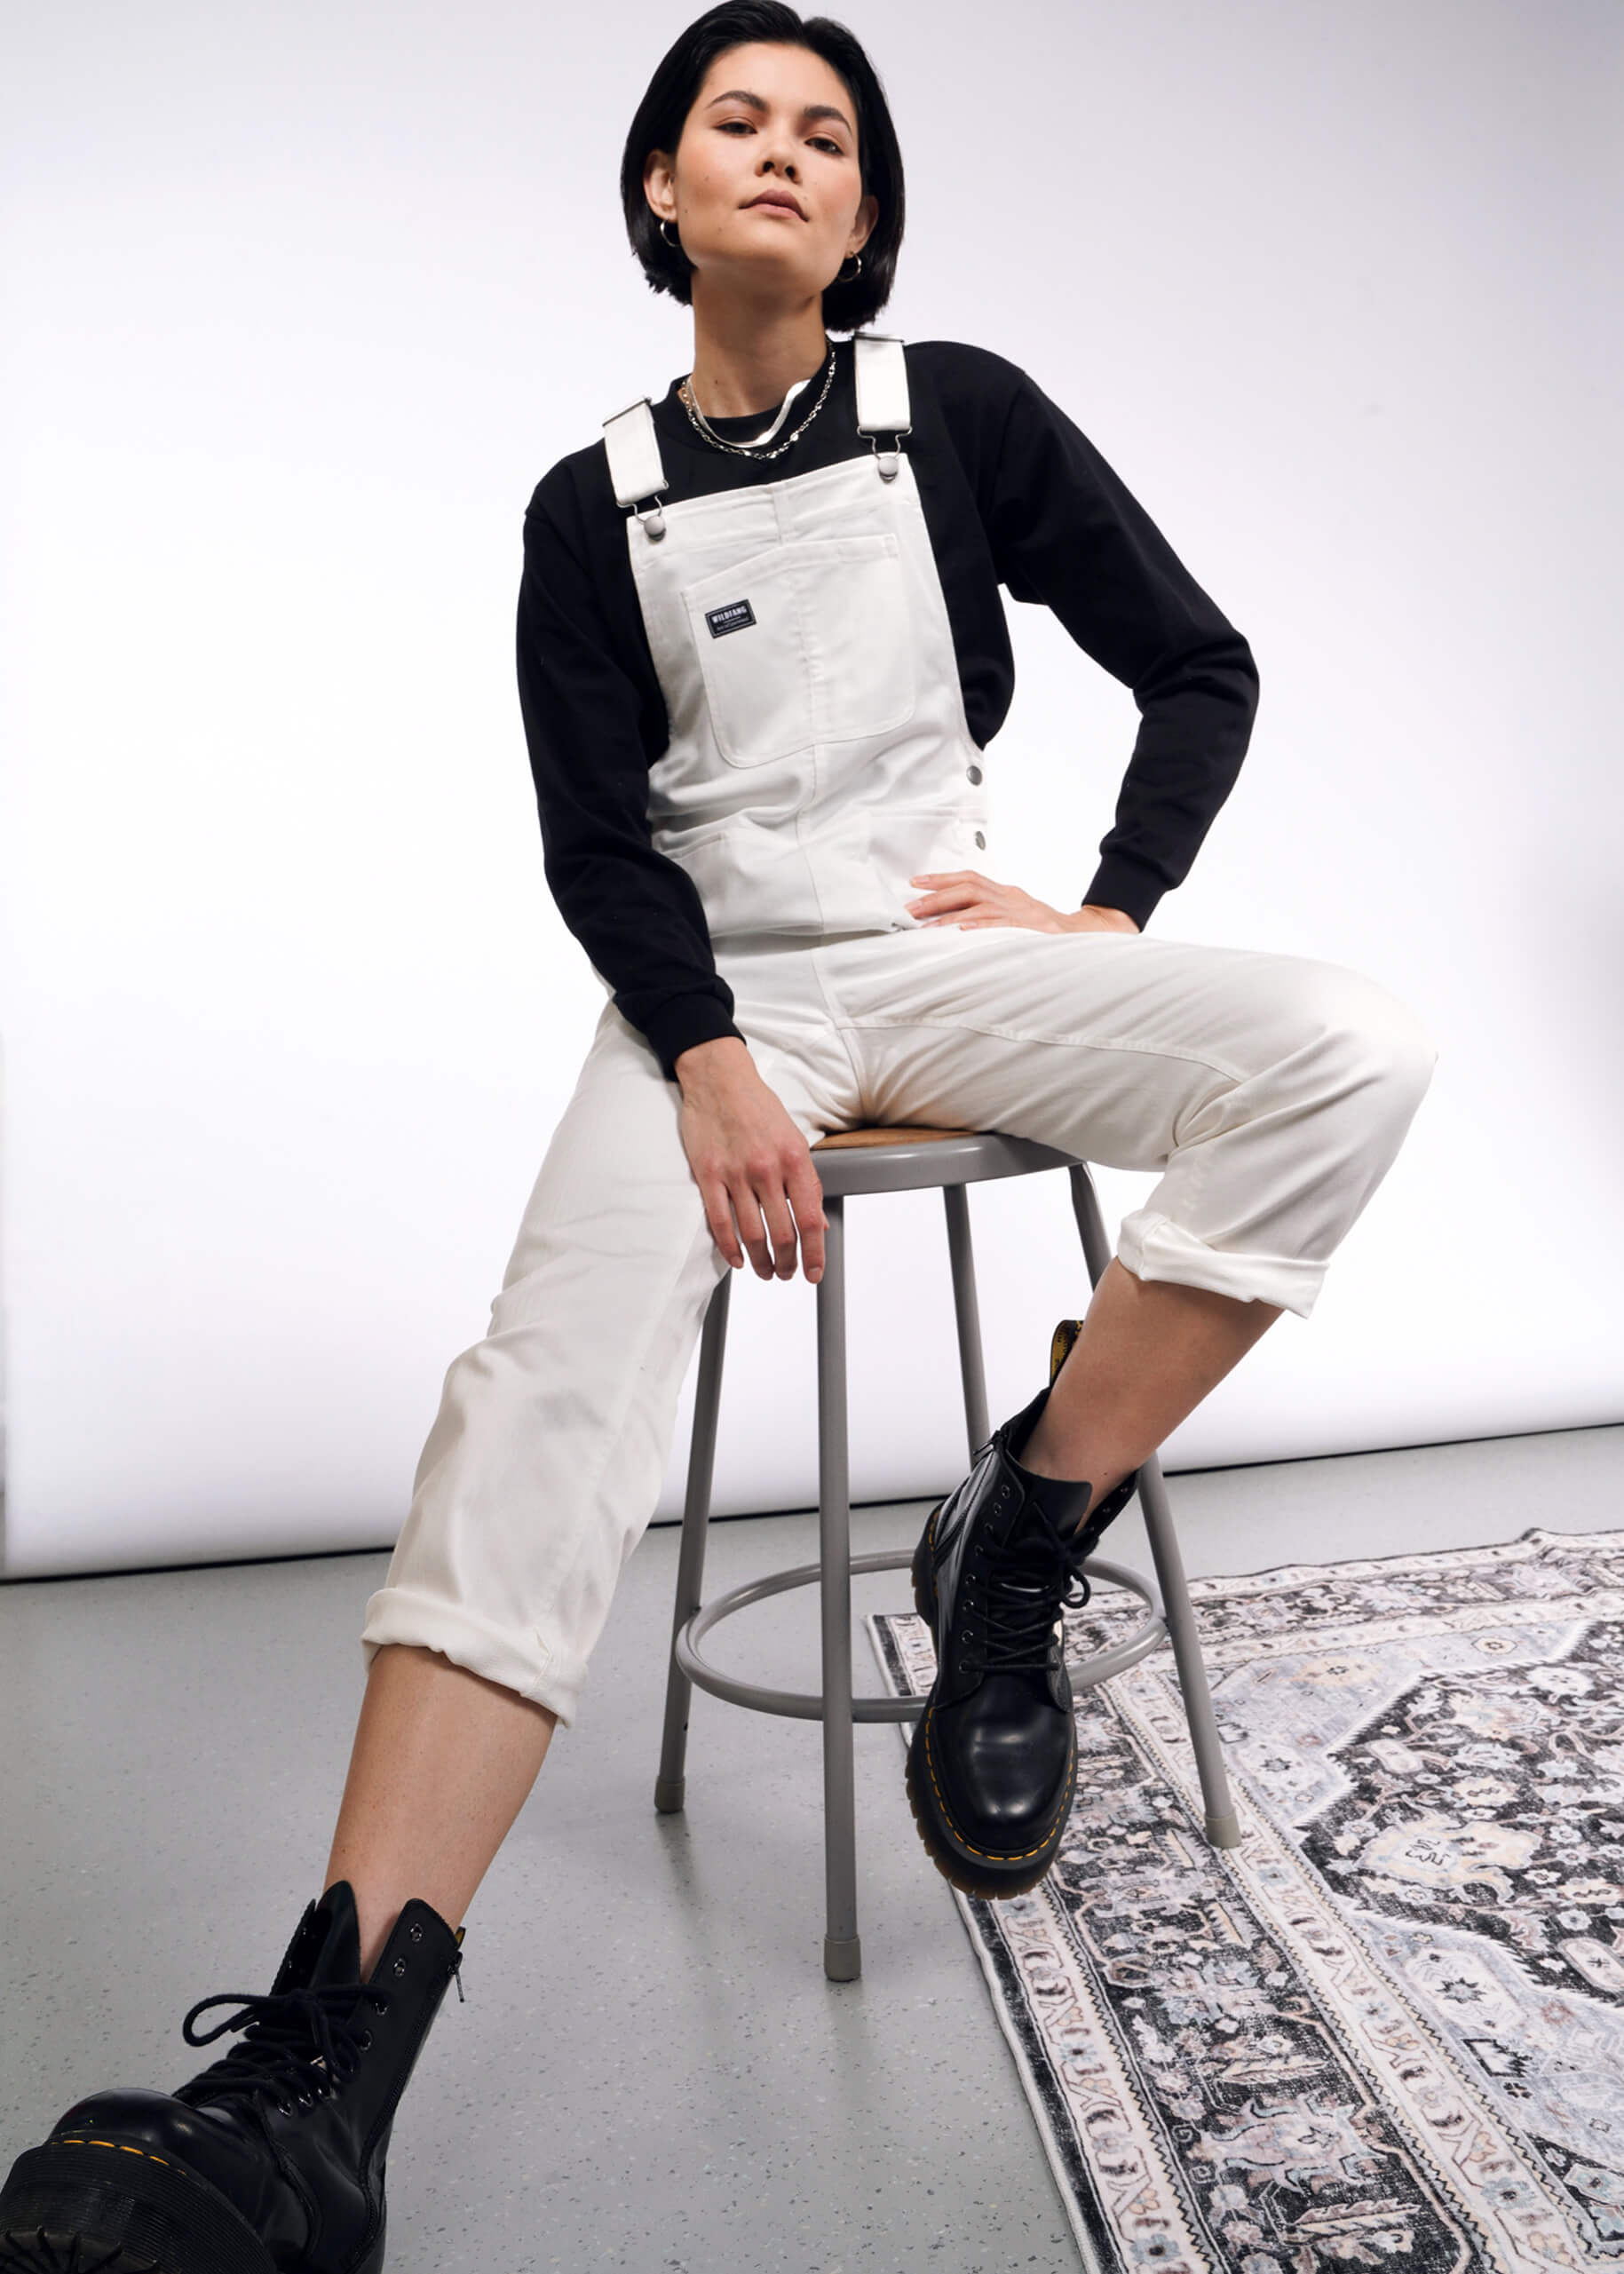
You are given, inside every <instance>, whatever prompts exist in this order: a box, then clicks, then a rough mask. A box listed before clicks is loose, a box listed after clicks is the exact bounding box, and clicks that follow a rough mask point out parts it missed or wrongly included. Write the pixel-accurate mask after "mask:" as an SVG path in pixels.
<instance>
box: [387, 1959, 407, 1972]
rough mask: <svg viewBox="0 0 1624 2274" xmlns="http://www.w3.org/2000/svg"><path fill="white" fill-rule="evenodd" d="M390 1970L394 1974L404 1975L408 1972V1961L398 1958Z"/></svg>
mask: <svg viewBox="0 0 1624 2274" xmlns="http://www.w3.org/2000/svg"><path fill="white" fill-rule="evenodd" d="M389 1970H390V1972H391V1973H392V1974H404V1973H405V1971H406V1961H405V1960H404V1959H403V1958H397V1959H396V1961H395V1962H394V1964H393V1965H392V1967H391V1968H390V1969H389Z"/></svg>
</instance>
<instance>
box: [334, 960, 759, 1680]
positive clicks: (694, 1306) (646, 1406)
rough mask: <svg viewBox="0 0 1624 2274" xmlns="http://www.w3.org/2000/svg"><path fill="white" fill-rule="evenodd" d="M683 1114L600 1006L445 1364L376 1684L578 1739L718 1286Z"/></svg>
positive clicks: (643, 1052)
mask: <svg viewBox="0 0 1624 2274" xmlns="http://www.w3.org/2000/svg"><path fill="white" fill-rule="evenodd" d="M678 1104H679V1099H678V1095H677V1089H676V1087H675V1085H674V1084H672V1083H670V1082H666V1081H665V1080H664V1079H663V1078H662V1077H661V1073H660V1069H659V1067H658V1066H657V1065H656V1063H655V1061H654V1058H653V1056H652V1054H651V1053H650V1051H649V1050H648V1049H647V1047H646V1044H645V1043H644V1042H642V1041H641V1039H640V1037H638V1035H637V1034H635V1033H634V1032H633V1030H632V1029H631V1028H630V1026H628V1025H627V1024H626V1022H625V1020H624V1019H623V1018H621V1016H620V1014H619V1013H618V1012H617V1011H616V1010H614V1007H613V1006H612V1005H611V1006H606V1009H605V1011H604V1014H603V1018H602V1020H601V1021H600V1023H599V1026H598V1033H597V1035H596V1037H595V1039H594V1041H593V1043H592V1047H591V1050H590V1052H589V1054H588V1057H587V1060H586V1063H585V1066H583V1067H582V1073H581V1077H580V1080H579V1082H577V1084H576V1088H575V1092H574V1097H572V1098H571V1100H570V1103H569V1105H568V1106H567V1107H566V1111H565V1113H564V1117H563V1119H562V1121H560V1122H559V1124H558V1129H557V1130H556V1131H555V1133H554V1136H553V1138H552V1142H551V1145H549V1147H548V1151H547V1157H546V1159H545V1161H543V1164H542V1169H541V1173H540V1175H539V1176H538V1177H537V1178H536V1181H535V1189H534V1191H533V1192H532V1193H531V1195H530V1200H529V1202H528V1204H527V1208H526V1209H525V1214H524V1217H523V1220H522V1222H521V1223H520V1225H519V1234H518V1238H517V1240H516V1241H515V1243H514V1247H513V1253H512V1256H511V1260H510V1262H509V1264H508V1267H507V1271H506V1273H505V1275H504V1277H503V1284H502V1291H501V1293H500V1294H499V1295H497V1297H496V1299H495V1302H494V1303H492V1305H491V1321H490V1329H489V1332H488V1333H487V1335H486V1336H485V1337H484V1339H483V1340H482V1341H481V1342H479V1343H475V1344H474V1345H473V1347H472V1348H471V1349H470V1350H466V1351H463V1352H462V1353H461V1354H460V1356H458V1357H457V1358H456V1359H453V1361H452V1363H451V1365H450V1367H449V1368H448V1371H447V1374H446V1377H445V1385H444V1388H443V1391H442V1392H441V1396H440V1411H439V1413H438V1414H437V1416H436V1418H435V1421H434V1424H433V1427H432V1429H431V1430H430V1432H429V1437H428V1441H427V1443H426V1444H425V1445H424V1448H423V1454H422V1458H421V1459H420V1461H419V1462H418V1464H417V1473H416V1479H415V1481H414V1486H413V1495H412V1501H411V1506H410V1509H409V1510H408V1514H407V1517H406V1521H405V1524H404V1525H403V1527H402V1529H401V1533H400V1540H399V1542H398V1543H397V1545H396V1548H395V1551H394V1555H393V1557H392V1561H391V1563H390V1566H389V1571H388V1573H387V1575H386V1577H385V1579H384V1585H383V1587H382V1589H380V1590H379V1592H378V1593H377V1594H376V1595H375V1596H373V1597H372V1598H371V1601H370V1602H369V1603H368V1606H367V1620H366V1625H365V1627H364V1628H363V1631H362V1637H361V1639H362V1647H363V1650H364V1652H365V1656H366V1659H367V1661H368V1664H370V1662H371V1659H372V1655H373V1653H374V1652H375V1651H376V1649H377V1648H378V1647H379V1645H380V1644H384V1643H416V1644H421V1645H422V1646H423V1647H424V1649H427V1650H435V1651H440V1652H444V1654H445V1655H446V1656H447V1657H448V1658H449V1659H451V1660H453V1661H454V1662H455V1663H456V1664H457V1665H459V1666H465V1667H468V1668H471V1670H472V1671H473V1672H474V1673H476V1674H482V1675H484V1676H487V1678H488V1679H489V1680H491V1681H493V1682H500V1683H502V1684H503V1685H504V1686H505V1687H507V1688H508V1689H511V1690H516V1691H517V1692H519V1694H520V1695H521V1696H522V1697H526V1698H531V1699H534V1700H536V1701H537V1703H539V1704H541V1705H544V1706H549V1707H551V1708H552V1710H553V1711H554V1712H555V1713H556V1714H557V1715H558V1717H559V1719H560V1720H561V1721H563V1722H565V1723H568V1722H570V1721H571V1720H573V1718H574V1713H575V1708H576V1701H577V1699H578V1696H579V1693H580V1689H581V1683H582V1676H583V1674H584V1672H585V1668H586V1661H587V1657H588V1654H589V1653H590V1650H591V1648H592V1645H593V1644H594V1643H595V1642H596V1640H597V1638H598V1633H599V1631H600V1630H601V1628H602V1626H603V1622H604V1619H605V1617H606V1614H607V1612H608V1607H609V1599H610V1597H611V1595H612V1593H613V1592H614V1585H615V1582H616V1581H617V1580H618V1578H619V1576H620V1573H621V1569H622V1565H623V1564H624V1563H625V1560H626V1558H627V1557H628V1556H629V1555H630V1553H631V1550H632V1549H633V1548H634V1547H635V1546H636V1544H637V1542H638V1539H639V1538H640V1537H641V1535H642V1533H643V1529H644V1527H645V1525H646V1524H647V1522H648V1518H649V1517H650V1515H651V1514H652V1513H653V1510H654V1503H655V1501H656V1500H657V1499H658V1497H659V1493H660V1486H661V1479H662V1478H663V1476H664V1473H665V1463H666V1459H667V1455H668V1453H669V1446H670V1440H671V1436H672V1432H673V1430H674V1429H675V1425H676V1413H677V1398H678V1395H679V1393H680V1391H681V1388H682V1383H683V1377H684V1375H685V1371H686V1368H687V1364H688V1360H689V1358H690V1356H691V1354H692V1351H693V1344H694V1341H695V1338H696V1337H697V1335H698V1333H699V1329H700V1326H701V1320H702V1319H703V1316H704V1311H705V1305H706V1303H708V1302H709V1297H710V1294H711V1290H712V1289H713V1288H714V1287H715V1285H716V1281H717V1276H718V1274H719V1273H720V1272H723V1271H725V1269H726V1265H725V1264H724V1263H723V1261H722V1257H721V1255H720V1253H719V1251H718V1250H717V1246H716V1243H715V1242H714V1240H712V1239H711V1237H710V1232H709V1227H708V1226H707V1224H706V1222H705V1216H704V1211H703V1208H701V1204H700V1197H699V1191H698V1188H697V1186H696V1185H694V1182H693V1175H692V1173H691V1171H690V1169H689V1167H688V1161H687V1155H686V1154H685V1153H684V1151H683V1147H682V1142H681V1138H680V1137H679V1135H678V1133H677V1108H678Z"/></svg>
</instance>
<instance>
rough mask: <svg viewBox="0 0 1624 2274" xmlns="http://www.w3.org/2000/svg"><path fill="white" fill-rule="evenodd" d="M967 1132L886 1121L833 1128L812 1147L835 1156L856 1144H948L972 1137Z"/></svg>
mask: <svg viewBox="0 0 1624 2274" xmlns="http://www.w3.org/2000/svg"><path fill="white" fill-rule="evenodd" d="M969 1134H970V1132H968V1131H966V1130H964V1129H905V1128H903V1127H901V1126H900V1125H895V1126H893V1125H892V1124H891V1123H890V1122H886V1121H863V1122H860V1124H859V1126H858V1127H857V1128H856V1129H831V1130H830V1132H829V1134H828V1137H820V1138H819V1139H818V1142H817V1144H816V1145H813V1147H812V1151H813V1152H814V1153H834V1152H836V1150H837V1149H838V1148H839V1147H841V1146H843V1145H947V1144H948V1143H949V1142H950V1141H951V1140H952V1139H953V1138H954V1137H964V1136H967V1135H969Z"/></svg>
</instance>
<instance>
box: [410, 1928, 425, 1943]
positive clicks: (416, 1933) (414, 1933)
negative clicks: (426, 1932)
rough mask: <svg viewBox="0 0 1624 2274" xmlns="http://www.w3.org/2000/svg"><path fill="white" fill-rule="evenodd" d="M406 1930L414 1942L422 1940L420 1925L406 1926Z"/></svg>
mask: <svg viewBox="0 0 1624 2274" xmlns="http://www.w3.org/2000/svg"><path fill="white" fill-rule="evenodd" d="M407 1932H408V1934H409V1935H410V1937H411V1938H412V1940H413V1941H414V1942H415V1943H420V1942H421V1941H422V1940H423V1929H422V1928H421V1927H409V1928H408V1929H407Z"/></svg>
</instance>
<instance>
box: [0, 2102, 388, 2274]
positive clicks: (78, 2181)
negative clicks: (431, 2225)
mask: <svg viewBox="0 0 1624 2274" xmlns="http://www.w3.org/2000/svg"><path fill="white" fill-rule="evenodd" d="M378 2263H380V2264H381V2260H380V2261H379V2262H378ZM0 2274H276V2268H275V2263H274V2262H273V2259H272V2258H271V2257H270V2255H269V2254H268V2253H267V2252H266V2250H265V2246H264V2245H263V2243H261V2241H260V2239H259V2238H258V2236H257V2234H256V2233H255V2232H254V2230H253V2229H252V2228H251V2227H250V2225H249V2223H248V2222H247V2221H246V2220H245V2219H244V2218H243V2217H242V2215H241V2213H240V2212H239V2211H238V2210H237V2209H236V2208H235V2207H234V2205H233V2204H231V2203H228V2202H227V2201H226V2198H225V2197H224V2196H223V2195H222V2194H221V2193H220V2191H219V2190H218V2188H215V2187H211V2186H210V2184H209V2183H208V2181H207V2180H206V2179H202V2178H200V2177H199V2176H198V2175H197V2174H196V2173H194V2172H193V2171H191V2170H190V2169H188V2167H186V2165H185V2164H182V2163H179V2162H177V2161H174V2160H170V2159H162V2158H160V2157H157V2156H154V2155H153V2154H151V2153H150V2152H149V2151H147V2149H145V2148H136V2147H131V2146H129V2145H126V2144H123V2143H120V2142H119V2141H116V2140H89V2139H80V2138H78V2137H77V2136H74V2137H64V2138H61V2139H56V2140H48V2141H46V2143H45V2144H44V2146H43V2147H39V2148H30V2149H28V2151H26V2152H25V2153H24V2154H22V2155H20V2156H19V2157H18V2159H17V2161H16V2162H15V2163H14V2164H13V2165H12V2171H11V2176H10V2177H9V2178H8V2179H7V2181H6V2183H5V2185H4V2188H3V2189H0ZM356 2274H368V2269H364V2268H358V2269H357V2270H356Z"/></svg>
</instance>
